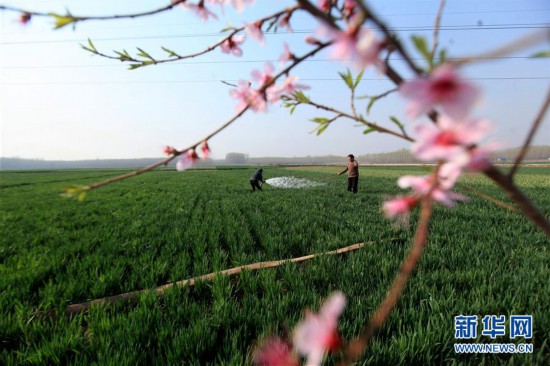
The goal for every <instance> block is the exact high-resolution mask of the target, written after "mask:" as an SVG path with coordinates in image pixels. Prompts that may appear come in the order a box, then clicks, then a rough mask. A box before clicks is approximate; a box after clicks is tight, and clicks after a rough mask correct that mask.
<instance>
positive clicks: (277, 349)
mask: <svg viewBox="0 0 550 366" xmlns="http://www.w3.org/2000/svg"><path fill="white" fill-rule="evenodd" d="M252 358H253V360H254V363H255V364H256V365H260V366H283V365H285V366H298V365H299V363H298V359H297V358H296V356H295V355H294V354H293V353H292V347H291V346H290V345H289V344H288V343H287V342H284V341H283V340H281V339H279V338H275V337H271V338H268V339H267V340H265V341H264V342H263V343H262V344H261V345H260V346H259V347H258V348H256V349H255V350H254V354H253V356H252Z"/></svg>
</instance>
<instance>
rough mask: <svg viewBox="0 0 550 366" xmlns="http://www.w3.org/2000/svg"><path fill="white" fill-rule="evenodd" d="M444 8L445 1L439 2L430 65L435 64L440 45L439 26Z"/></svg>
mask: <svg viewBox="0 0 550 366" xmlns="http://www.w3.org/2000/svg"><path fill="white" fill-rule="evenodd" d="M443 8H445V0H441V1H440V2H439V9H437V16H436V18H435V24H434V36H433V45H432V51H431V52H430V65H431V64H433V59H434V56H435V51H436V50H437V46H438V43H439V25H440V24H441V17H442V16H443Z"/></svg>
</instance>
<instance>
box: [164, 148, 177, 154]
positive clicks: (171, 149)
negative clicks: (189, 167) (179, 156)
mask: <svg viewBox="0 0 550 366" xmlns="http://www.w3.org/2000/svg"><path fill="white" fill-rule="evenodd" d="M176 152H177V150H176V149H174V148H173V147H172V146H165V147H164V153H165V154H166V155H172V154H174V153H176Z"/></svg>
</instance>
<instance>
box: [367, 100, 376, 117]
mask: <svg viewBox="0 0 550 366" xmlns="http://www.w3.org/2000/svg"><path fill="white" fill-rule="evenodd" d="M377 100H378V98H377V97H371V98H370V101H369V104H368V105H367V114H369V113H370V109H371V108H372V106H373V105H374V103H375V102H376V101H377Z"/></svg>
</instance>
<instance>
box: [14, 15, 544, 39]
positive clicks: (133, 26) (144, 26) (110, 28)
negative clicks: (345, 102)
mask: <svg viewBox="0 0 550 366" xmlns="http://www.w3.org/2000/svg"><path fill="white" fill-rule="evenodd" d="M532 12H550V9H520V10H487V11H456V12H444V14H443V15H444V16H446V15H460V14H498V13H532ZM379 15H380V16H381V17H382V18H386V17H400V16H421V15H430V16H435V15H437V13H435V12H430V13H394V14H379ZM309 19H311V18H310V17H305V16H297V17H292V24H294V25H295V24H296V23H297V22H296V21H297V20H298V21H299V20H309ZM198 24H201V25H203V24H204V23H203V22H200V21H198V20H197V21H195V22H185V23H171V24H166V23H162V24H149V25H130V26H122V27H101V30H116V29H136V28H152V27H181V26H187V25H198ZM25 33H26V34H29V33H42V32H25ZM4 34H5V35H12V34H19V33H17V32H12V33H4Z"/></svg>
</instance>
